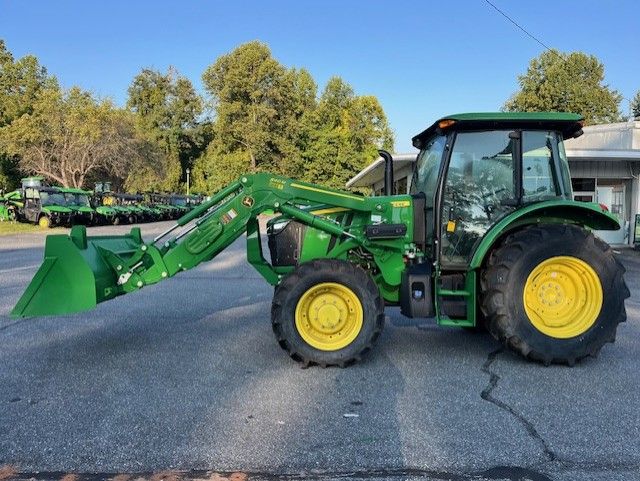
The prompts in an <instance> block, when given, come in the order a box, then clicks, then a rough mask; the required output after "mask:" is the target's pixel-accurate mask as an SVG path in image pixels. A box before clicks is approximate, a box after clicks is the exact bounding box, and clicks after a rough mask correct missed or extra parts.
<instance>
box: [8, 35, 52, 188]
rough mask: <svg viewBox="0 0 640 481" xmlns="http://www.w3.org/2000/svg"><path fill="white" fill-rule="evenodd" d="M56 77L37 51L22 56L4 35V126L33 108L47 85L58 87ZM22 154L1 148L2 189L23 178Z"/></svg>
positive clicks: (49, 87) (12, 185) (28, 112)
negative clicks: (8, 45) (10, 48)
mask: <svg viewBox="0 0 640 481" xmlns="http://www.w3.org/2000/svg"><path fill="white" fill-rule="evenodd" d="M57 88H58V83H57V81H56V79H55V78H54V77H52V76H50V75H48V74H47V70H46V68H44V67H43V66H41V65H40V64H39V62H38V60H37V59H36V58H35V57H34V56H33V55H27V56H25V57H22V58H20V59H18V60H16V59H14V57H13V55H12V54H11V52H9V51H8V50H7V48H6V45H5V43H4V41H3V40H1V39H0V128H2V127H5V126H7V125H9V124H11V123H12V122H13V121H14V120H15V119H18V118H19V117H20V116H22V115H23V114H30V113H32V112H33V106H34V103H35V101H36V98H37V96H38V94H39V93H40V92H41V91H42V90H43V89H57ZM18 163H19V158H18V157H17V156H15V155H10V154H9V153H8V152H6V151H4V150H2V149H1V148H0V189H6V190H10V189H13V188H16V187H17V186H18V184H19V181H20V176H21V174H20V171H19V167H18Z"/></svg>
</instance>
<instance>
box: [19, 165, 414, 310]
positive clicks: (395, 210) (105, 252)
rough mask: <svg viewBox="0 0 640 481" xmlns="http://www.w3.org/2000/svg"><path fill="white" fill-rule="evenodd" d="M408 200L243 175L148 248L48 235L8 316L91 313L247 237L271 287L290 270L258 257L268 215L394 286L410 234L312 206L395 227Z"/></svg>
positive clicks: (75, 233) (76, 234) (115, 239)
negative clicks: (387, 233)
mask: <svg viewBox="0 0 640 481" xmlns="http://www.w3.org/2000/svg"><path fill="white" fill-rule="evenodd" d="M398 199H401V200H398ZM410 199H411V198H410V197H409V196H395V197H375V198H369V197H363V196H359V195H354V194H351V193H348V192H343V191H337V190H332V189H328V188H324V187H320V186H317V185H314V184H309V183H304V182H299V181H295V180H292V179H288V178H285V177H279V176H274V175H270V174H267V173H259V174H254V175H245V176H242V177H241V178H240V179H238V180H237V181H235V182H233V183H232V184H230V185H229V186H227V187H225V188H224V189H222V190H221V191H220V192H218V193H217V194H216V195H214V196H213V197H212V198H211V199H210V200H209V201H207V202H205V203H203V204H201V205H200V206H198V207H197V208H195V209H194V210H192V211H191V212H189V213H188V214H186V215H184V216H183V217H181V218H180V219H179V220H178V221H177V223H176V224H175V225H174V226H173V227H171V228H170V229H169V230H167V231H165V232H163V233H162V234H160V235H159V236H158V237H156V238H155V239H154V240H153V241H151V242H146V243H145V242H143V240H142V236H141V233H140V230H139V228H133V229H132V230H131V233H129V234H127V235H125V236H90V237H88V236H87V235H86V229H85V228H84V227H83V226H76V227H74V228H73V229H72V231H71V233H70V234H69V235H68V236H67V235H56V236H49V237H48V238H47V242H46V247H45V260H44V263H43V265H42V266H41V268H40V270H39V271H38V272H37V273H36V275H35V277H34V279H33V280H32V282H31V284H30V285H29V287H28V288H27V290H26V291H25V293H24V294H23V296H22V297H21V299H20V300H19V301H18V303H17V304H16V306H15V308H14V309H13V311H12V316H17V317H28V316H38V315H50V314H67V313H72V312H79V311H83V310H87V309H91V308H92V307H94V306H95V305H96V304H97V303H100V302H103V301H106V300H109V299H112V298H114V297H117V296H119V295H122V294H125V293H129V292H133V291H136V290H139V289H141V288H142V287H144V286H147V285H150V284H155V283H157V282H159V281H161V280H163V279H166V278H170V277H173V276H175V275H176V274H178V273H179V272H181V271H185V270H189V269H192V268H194V267H196V266H198V265H199V264H201V263H202V262H206V261H209V260H211V259H213V258H214V257H215V256H216V255H217V254H219V253H220V252H221V251H223V250H224V249H225V248H226V247H228V246H229V245H230V244H231V243H233V242H234V241H235V240H236V239H238V238H239V237H240V236H241V235H243V234H244V233H245V232H247V231H248V235H247V243H248V259H249V262H250V263H251V264H252V265H253V266H254V267H255V268H256V269H257V270H258V272H259V273H260V274H262V275H263V277H265V279H266V280H267V281H268V282H269V283H271V284H278V283H279V282H280V279H281V277H282V276H283V275H285V274H286V273H287V272H289V271H291V270H292V269H293V267H286V266H285V267H283V266H280V267H274V266H272V265H270V264H269V263H268V262H267V261H266V260H265V259H264V257H263V256H262V252H261V248H260V233H259V227H258V220H257V216H258V215H259V214H261V213H262V212H264V211H267V210H273V211H275V212H277V213H280V214H282V215H283V216H286V217H287V218H289V219H294V220H296V221H298V222H300V223H302V224H305V225H307V226H308V227H310V228H313V229H317V230H319V231H323V232H326V233H327V234H329V235H332V236H337V237H340V238H345V239H348V240H349V241H350V245H353V246H356V247H361V248H363V249H365V250H366V251H368V252H369V253H370V254H371V256H372V257H373V258H374V259H375V260H376V263H377V264H379V269H378V271H379V273H378V274H379V275H380V276H381V277H382V278H384V281H386V284H387V285H394V284H397V285H399V283H400V273H401V270H402V269H403V267H404V264H403V255H405V253H406V252H405V251H407V249H409V250H413V249H414V246H413V244H412V232H410V230H407V231H406V233H404V234H403V235H401V236H396V237H395V238H385V237H384V236H382V238H381V237H380V236H378V237H376V236H370V235H369V236H368V235H367V232H366V231H365V229H364V228H363V227H362V226H357V228H352V226H343V225H340V224H339V223H337V222H336V221H335V220H333V219H331V218H330V217H328V216H324V215H318V214H314V213H313V212H314V207H317V206H327V205H329V206H333V207H339V208H343V209H347V210H350V211H356V212H360V213H362V214H365V215H367V214H373V215H371V217H372V218H374V220H375V221H376V222H377V223H384V222H385V220H386V221H388V222H389V223H391V222H393V221H394V219H396V220H398V222H400V220H405V219H407V218H412V203H411V201H410ZM318 212H321V211H318ZM367 218H368V219H369V217H367ZM404 223H405V224H406V222H404Z"/></svg>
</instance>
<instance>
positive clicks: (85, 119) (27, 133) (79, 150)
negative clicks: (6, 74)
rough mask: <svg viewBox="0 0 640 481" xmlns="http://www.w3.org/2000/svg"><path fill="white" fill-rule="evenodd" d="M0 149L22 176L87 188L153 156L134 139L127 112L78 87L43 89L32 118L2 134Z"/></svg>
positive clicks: (146, 144)
mask: <svg viewBox="0 0 640 481" xmlns="http://www.w3.org/2000/svg"><path fill="white" fill-rule="evenodd" d="M0 145H1V146H2V147H3V148H4V149H5V150H6V151H7V152H8V153H9V154H11V155H17V156H19V158H20V161H19V166H20V169H21V170H22V171H24V172H27V173H31V174H37V175H42V176H45V177H46V178H47V179H49V180H50V181H52V182H53V183H55V184H59V185H63V186H65V187H85V186H86V184H87V182H88V180H89V179H90V177H91V175H92V174H96V173H98V172H104V171H108V172H110V173H111V174H112V175H115V176H120V177H126V175H127V174H128V173H129V172H131V171H132V169H131V166H132V164H133V165H135V163H136V162H142V161H143V160H145V161H146V159H147V156H149V155H150V152H152V151H153V149H152V148H151V147H149V142H147V141H145V140H144V139H140V138H139V137H138V136H137V135H136V130H135V126H134V119H133V116H132V114H131V113H129V112H127V111H125V110H122V109H118V108H116V107H114V105H113V104H112V103H111V102H110V101H107V100H102V101H99V100H96V99H95V98H94V97H93V96H92V95H91V94H90V93H88V92H85V91H82V90H81V89H79V88H77V87H74V88H72V89H70V90H68V91H66V92H63V91H61V90H60V89H58V88H51V89H43V90H41V91H40V92H39V93H38V95H37V96H36V97H35V100H34V101H33V109H32V112H31V113H25V114H23V115H22V116H20V117H19V118H17V119H15V120H14V121H13V122H12V123H11V124H9V125H6V126H4V127H2V128H1V129H0ZM159 177H160V178H162V175H160V176H159Z"/></svg>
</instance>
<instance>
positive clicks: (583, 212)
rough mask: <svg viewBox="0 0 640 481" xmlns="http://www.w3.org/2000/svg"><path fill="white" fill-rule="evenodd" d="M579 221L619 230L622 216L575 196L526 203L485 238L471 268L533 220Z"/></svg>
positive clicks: (597, 228)
mask: <svg viewBox="0 0 640 481" xmlns="http://www.w3.org/2000/svg"><path fill="white" fill-rule="evenodd" d="M549 223H556V224H558V223H559V224H576V225H580V226H583V227H587V228H589V229H593V230H618V229H620V222H619V221H618V219H617V218H616V217H615V216H614V215H612V214H610V213H609V212H607V211H605V210H604V209H602V207H600V205H598V204H594V203H590V202H578V201H573V200H553V201H546V202H539V203H536V204H531V205H528V206H525V207H522V208H520V209H518V210H516V211H515V212H513V213H511V214H509V215H508V216H506V217H504V218H503V219H501V220H500V221H499V222H498V223H497V224H496V225H494V226H493V227H492V228H491V229H489V231H487V233H486V234H485V235H484V237H483V238H482V240H481V242H480V244H479V245H478V247H477V248H476V250H475V252H474V254H473V258H472V259H471V263H470V264H469V269H476V268H478V267H480V266H481V265H482V263H483V262H484V259H485V256H486V255H487V254H488V253H489V252H490V251H491V249H492V247H493V245H494V244H495V243H496V242H497V241H498V240H499V239H501V238H502V237H503V236H505V235H506V234H508V233H509V232H511V231H513V230H515V229H517V228H520V227H523V226H525V225H531V224H549Z"/></svg>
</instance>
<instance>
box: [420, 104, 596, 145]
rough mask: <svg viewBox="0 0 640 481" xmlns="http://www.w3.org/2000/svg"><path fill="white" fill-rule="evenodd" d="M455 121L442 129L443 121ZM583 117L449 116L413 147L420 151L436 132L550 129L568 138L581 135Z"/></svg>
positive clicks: (558, 114)
mask: <svg viewBox="0 0 640 481" xmlns="http://www.w3.org/2000/svg"><path fill="white" fill-rule="evenodd" d="M447 120H449V121H452V122H451V124H450V125H449V126H447V127H445V128H441V126H440V123H441V122H443V121H447ZM582 120H583V117H582V116H581V115H578V114H572V113H568V112H471V113H463V114H453V115H447V116H445V117H442V118H440V119H438V120H436V121H435V122H434V123H433V124H432V125H431V126H430V127H428V128H427V129H425V130H423V131H422V132H420V133H419V134H418V135H416V136H415V137H413V139H412V142H413V146H414V147H417V148H418V149H419V148H421V146H422V141H423V140H425V139H426V138H427V137H430V136H431V135H433V134H434V133H436V132H444V131H445V130H456V131H458V130H498V129H510V128H514V129H515V128H522V129H549V130H557V131H559V132H562V135H563V136H564V137H565V138H570V137H574V136H577V135H580V133H581V130H582Z"/></svg>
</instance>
